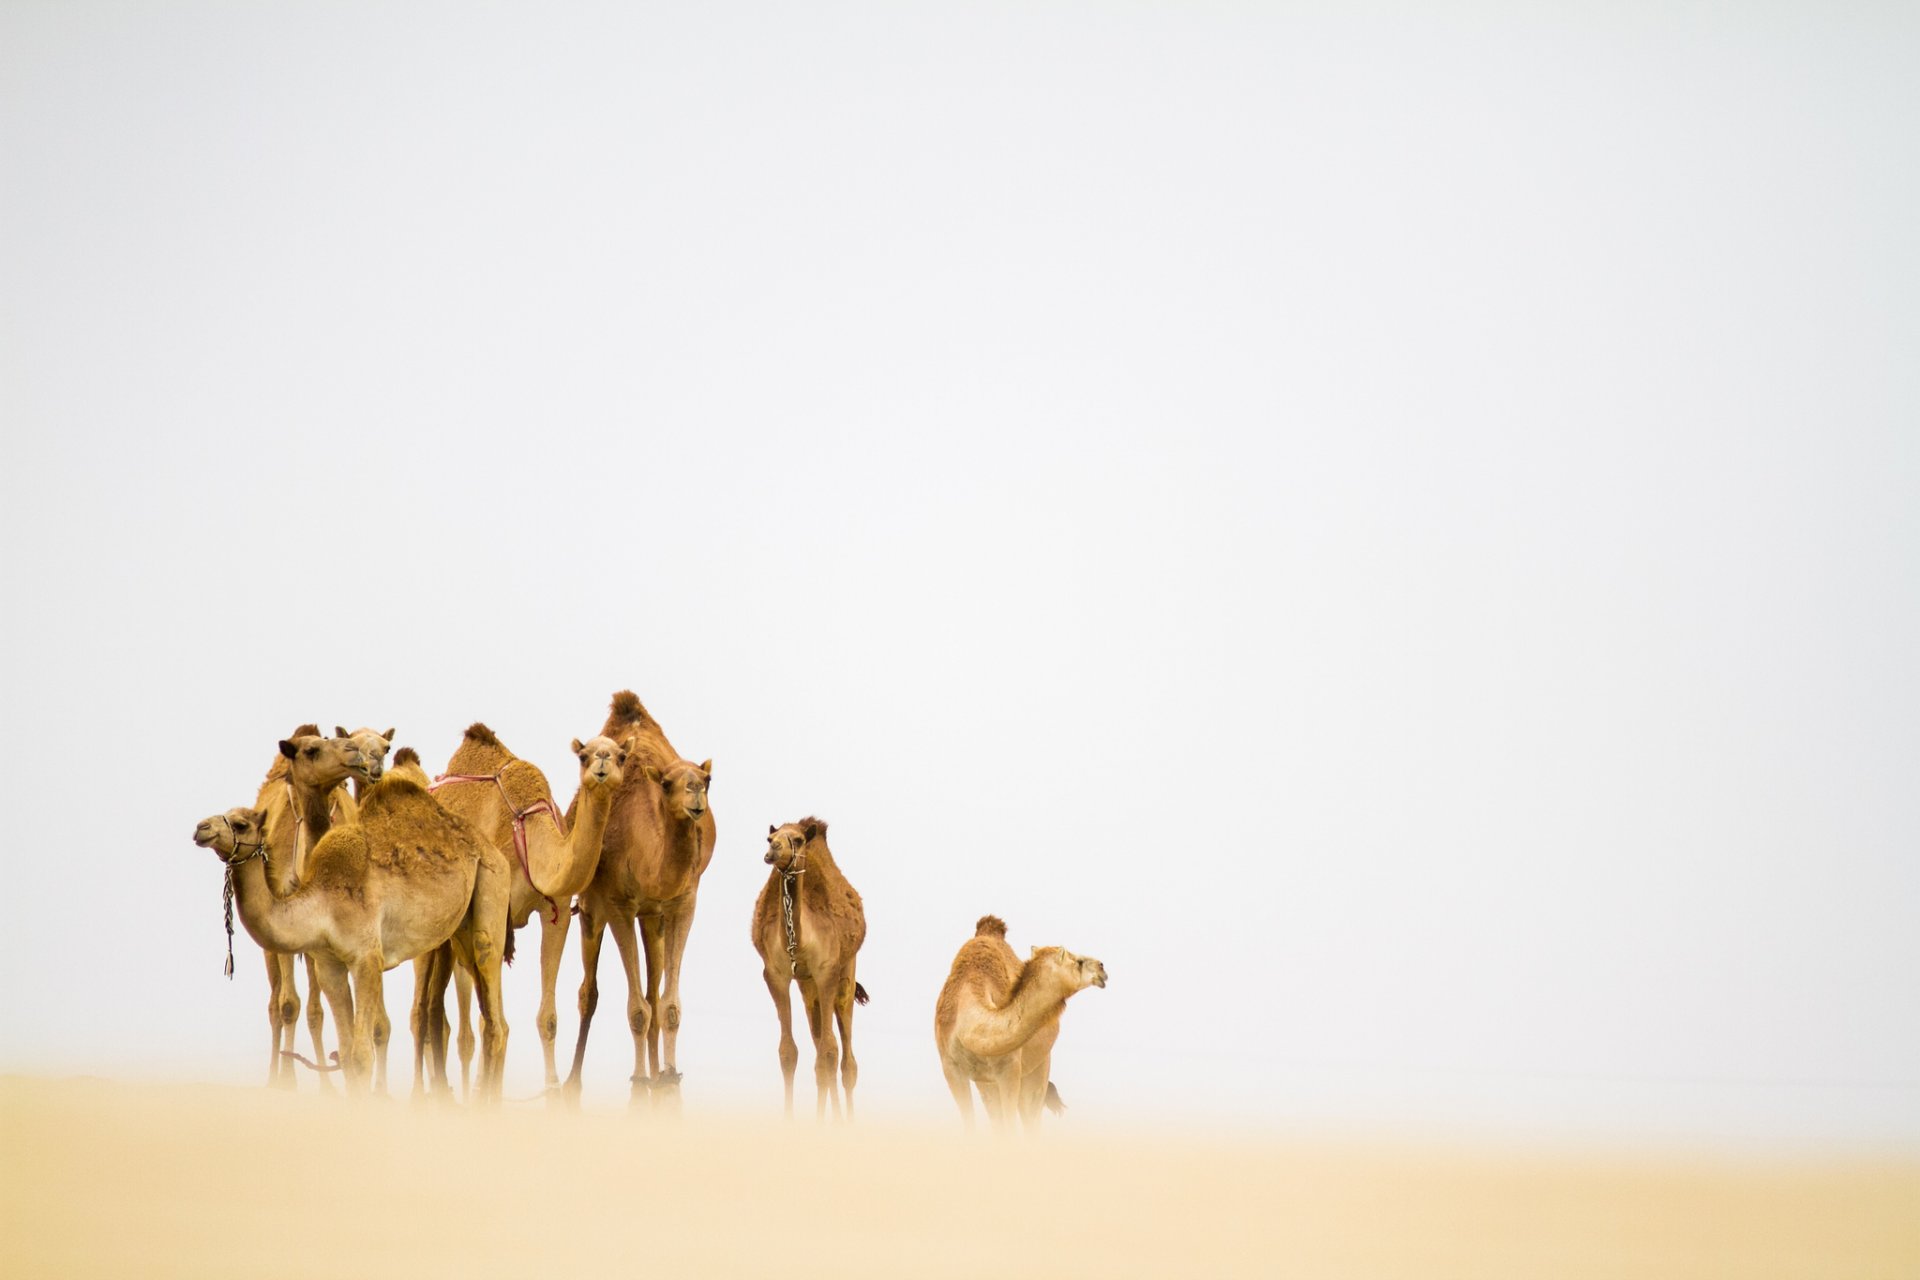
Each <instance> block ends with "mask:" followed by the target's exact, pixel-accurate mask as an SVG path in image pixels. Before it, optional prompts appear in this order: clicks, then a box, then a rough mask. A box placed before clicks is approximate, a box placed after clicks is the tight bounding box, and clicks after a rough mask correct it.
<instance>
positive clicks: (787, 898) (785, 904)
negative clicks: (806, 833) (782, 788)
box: [780, 842, 807, 970]
mask: <svg viewBox="0 0 1920 1280" xmlns="http://www.w3.org/2000/svg"><path fill="white" fill-rule="evenodd" d="M793 863H794V865H793V870H791V871H782V872H781V873H780V914H781V916H782V917H783V918H784V919H785V921H786V925H787V966H788V967H789V968H791V969H795V970H797V969H798V968H799V967H800V962H799V961H798V960H797V959H796V958H795V957H796V956H798V955H799V953H800V935H799V934H798V933H797V932H796V931H795V929H794V927H793V882H794V881H795V880H797V879H798V878H799V877H801V876H803V875H805V874H807V846H806V844H805V843H804V842H803V843H802V844H801V845H800V847H799V848H798V849H796V850H794V854H793Z"/></svg>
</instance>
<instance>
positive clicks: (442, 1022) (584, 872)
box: [414, 721, 628, 1089]
mask: <svg viewBox="0 0 1920 1280" xmlns="http://www.w3.org/2000/svg"><path fill="white" fill-rule="evenodd" d="M572 750H573V754H574V756H575V757H576V758H577V759H578V760H579V761H580V782H579V787H580V791H579V798H578V800H577V801H576V809H575V814H574V817H573V820H572V821H571V822H570V823H566V824H563V823H562V821H561V815H560V807H559V806H558V805H557V804H555V803H554V802H553V792H552V791H551V790H550V789H549V788H548V786H547V778H546V775H545V774H543V773H542V772H541V771H540V769H539V767H538V766H536V765H534V764H532V763H531V762H529V761H526V760H522V759H521V758H520V757H518V756H516V755H514V754H513V752H512V751H510V750H508V749H507V747H506V746H505V744H503V743H502V742H501V741H500V739H499V738H498V737H496V736H495V735H494V732H493V730H491V729H489V728H488V727H487V726H486V725H484V724H481V723H479V722H477V721H476V722H475V723H474V724H472V725H470V726H468V728H467V731H466V734H465V736H464V737H463V738H462V739H461V741H460V746H459V748H458V749H457V750H456V751H455V752H454V753H453V758H452V759H451V760H449V761H447V771H446V772H445V773H444V774H442V775H441V776H440V777H438V778H436V779H435V780H434V782H433V786H432V790H433V792H434V797H435V798H436V799H437V800H439V801H440V803H441V804H442V805H444V806H445V807H446V808H447V810H448V811H449V812H452V813H457V814H459V815H460V816H461V817H463V818H465V819H466V820H467V821H468V822H470V823H472V824H473V826H474V827H475V828H476V829H477V830H479V831H480V832H482V833H484V834H485V835H487V836H488V837H490V838H491V839H492V841H493V844H494V847H495V848H497V849H499V850H500V851H501V853H502V854H511V855H512V857H511V859H510V864H511V867H512V874H513V896H512V900H511V902H510V903H509V905H508V908H507V925H508V928H509V929H510V930H512V929H518V928H519V927H520V926H522V925H524V924H526V923H527V920H528V918H529V917H530V916H532V915H533V914H534V913H535V912H538V913H539V916H540V1014H539V1028H540V1047H541V1049H542V1051H543V1052H544V1054H545V1056H546V1068H547V1087H548V1088H549V1089H552V1088H555V1087H556V1086H558V1085H559V1083H560V1076H559V1073H558V1072H557V1071H556V1070H555V1069H554V1038H555V1035H556V1032H557V1026H558V1018H557V1017H556V1012H555V1008H554V986H555V984H556V982H557V981H558V980H559V976H560V957H561V955H562V953H563V952H564V951H565V949H566V945H567V929H568V927H569V925H570V924H571V923H572V919H573V897H574V895H575V894H577V893H579V892H580V891H581V890H582V889H585V888H586V887H587V884H588V882H589V881H591V880H592V879H593V873H594V870H595V868H597V867H598V866H599V864H600V839H601V834H602V833H603V832H604V831H605V830H606V825H607V815H608V813H609V812H610V811H611V810H612V808H613V797H614V793H615V792H616V791H617V790H618V789H619V787H620V784H621V782H622V781H624V775H623V774H622V772H621V766H623V765H625V764H626V762H627V754H628V753H627V748H626V747H624V746H622V745H621V744H620V743H617V742H615V741H614V740H613V739H611V738H607V737H595V738H593V739H591V740H589V741H587V742H584V743H583V742H581V741H580V739H578V738H575V739H574V740H573V745H572ZM436 964H437V965H438V966H439V967H438V969H437V970H436V971H435V972H434V973H430V974H429V975H427V979H426V982H427V985H424V986H423V985H421V984H420V982H419V981H418V973H417V972H416V979H417V980H416V988H415V997H416V998H415V1006H416V1007H415V1022H416V1030H415V1033H414V1034H415V1046H416V1048H415V1053H414V1058H415V1066H414V1076H415V1087H416V1088H419V1087H420V1079H421V1063H420V1056H421V1055H420V1049H419V1045H420V1043H421V1036H422V1033H423V1032H425V1033H426V1039H427V1041H428V1042H430V1043H432V1044H433V1045H434V1053H435V1062H436V1066H437V1074H436V1080H437V1081H438V1083H439V1084H440V1085H442V1086H445V1084H446V1038H445V1028H446V1013H445V1009H444V1005H443V1003H442V1001H441V997H440V991H436V990H433V989H432V988H433V984H434V983H435V982H436V981H437V983H438V986H439V987H440V989H441V990H444V988H445V982H446V980H445V978H444V976H441V974H442V973H444V969H445V962H444V960H442V961H436ZM461 1012H462V1021H463V1023H464V1015H465V1009H464V1008H463V1009H462V1010H461ZM463 1029H464V1028H463ZM466 1034H471V1033H466ZM464 1073H465V1051H464V1049H463V1052H462V1074H464Z"/></svg>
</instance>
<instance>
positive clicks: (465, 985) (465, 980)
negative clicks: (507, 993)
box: [436, 955, 474, 1102]
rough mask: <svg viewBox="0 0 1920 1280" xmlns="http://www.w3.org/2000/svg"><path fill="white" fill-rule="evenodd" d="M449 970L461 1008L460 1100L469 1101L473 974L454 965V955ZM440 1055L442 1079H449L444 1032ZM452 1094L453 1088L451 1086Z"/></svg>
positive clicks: (439, 1049)
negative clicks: (451, 973) (451, 972)
mask: <svg viewBox="0 0 1920 1280" xmlns="http://www.w3.org/2000/svg"><path fill="white" fill-rule="evenodd" d="M447 968H449V969H451V970H452V971H453V1000H454V1003H455V1004H457V1005H458V1006H459V1007H460V1100H461V1101H462V1102H465V1101H468V1100H469V1099H471V1098H472V1097H473V1050H474V1035H473V974H472V972H471V971H469V970H468V969H466V968H465V967H464V966H461V965H456V964H454V963H453V957H452V955H448V957H447ZM436 1052H438V1053H439V1055H440V1078H441V1079H442V1080H444V1079H446V1078H447V1037H446V1034H445V1032H444V1030H443V1031H442V1033H441V1036H440V1042H439V1044H438V1045H437V1046H436ZM447 1091H448V1092H449V1093H451V1092H452V1091H453V1086H452V1085H451V1084H449V1085H448V1086H447Z"/></svg>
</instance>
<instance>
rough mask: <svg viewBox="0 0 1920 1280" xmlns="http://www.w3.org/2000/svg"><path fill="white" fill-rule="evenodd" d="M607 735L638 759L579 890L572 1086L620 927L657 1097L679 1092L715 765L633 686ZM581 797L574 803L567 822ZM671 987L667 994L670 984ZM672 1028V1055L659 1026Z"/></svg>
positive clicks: (641, 1048)
mask: <svg viewBox="0 0 1920 1280" xmlns="http://www.w3.org/2000/svg"><path fill="white" fill-rule="evenodd" d="M600 732H601V734H602V736H604V737H607V738H610V739H612V740H613V741H615V742H626V743H627V744H628V746H629V748H630V750H631V751H632V752H633V754H634V755H635V756H636V757H637V758H638V760H639V761H640V764H641V767H640V768H639V769H630V770H629V771H628V773H627V776H626V781H625V782H623V783H622V784H621V786H620V787H619V789H618V790H617V791H616V792H615V794H614V798H613V810H612V812H611V813H610V814H609V815H608V817H607V828H606V833H605V835H604V837H603V838H602V842H601V849H600V865H599V869H598V870H597V871H596V872H595V873H594V877H593V880H592V882H591V883H589V884H588V885H587V887H586V889H585V890H584V891H583V892H582V893H581V894H580V958H581V965H582V968H583V969H584V970H585V973H584V976H583V977H582V979H581V982H580V1031H579V1034H578V1038H577V1039H575V1041H574V1044H573V1068H572V1070H571V1071H570V1072H569V1073H568V1075H567V1088H568V1089H569V1090H570V1091H573V1092H576V1093H577V1092H578V1090H579V1088H580V1063H581V1061H582V1060H583V1059H584V1058H585V1057H586V1053H587V1030H588V1028H589V1027H590V1026H591V1025H592V1024H593V1010H594V1006H596V1005H597V1004H598V1003H599V1001H600V986H599V978H598V970H599V966H600V944H601V940H602V938H601V935H602V934H603V933H604V932H605V931H606V930H607V929H609V928H610V929H612V930H613V941H614V944H615V946H617V947H618V948H619V950H620V963H621V965H622V967H623V968H625V970H626V974H627V1027H628V1030H630V1031H631V1032H632V1033H633V1076H632V1083H633V1090H632V1096H633V1098H634V1099H635V1100H636V1101H637V1100H638V1099H639V1097H640V1094H641V1090H643V1089H647V1088H651V1089H652V1090H653V1091H654V1094H655V1096H656V1098H659V1099H660V1100H662V1101H672V1100H676V1099H677V1098H678V1090H679V1087H680V1072H679V1070H678V1068H677V1066H676V1062H677V1058H676V1056H675V1050H676V1045H677V1041H678V1039H679V1034H680V1015H681V1006H680V959H681V956H682V955H683V954H684V953H685V952H686V949H687V934H688V931H689V930H691V929H692V927H693V909H694V902H695V899H696V897H697V896H698V894H699V889H700V877H701V875H702V874H703V873H704V872H705V871H706V869H707V864H708V863H709V862H711V861H712V860H713V845H714V836H715V828H714V822H713V814H712V813H711V812H710V811H709V810H708V808H707V787H708V785H709V784H710V783H711V782H712V781H713V761H711V760H708V761H705V762H704V763H701V764H692V763H690V762H689V761H686V760H683V759H681V758H680V754H679V753H678V752H677V751H675V750H674V749H673V745H672V744H671V743H669V742H668V741H667V735H666V733H665V732H664V731H663V730H662V729H661V728H660V725H659V724H658V722H656V721H655V720H654V718H653V717H652V716H651V715H649V714H647V709H646V708H645V707H643V706H641V705H640V699H639V698H638V697H636V696H635V695H634V694H633V692H632V691H631V690H622V691H621V692H619V693H616V694H614V695H613V705H612V707H611V709H610V710H609V712H608V714H607V723H606V727H605V728H603V729H601V731H600ZM579 803H580V800H579V797H578V796H576V797H575V799H574V806H573V807H571V808H569V809H568V815H569V820H571V818H572V814H573V813H574V811H575V809H577V807H578V805H579ZM636 920H638V922H639V933H640V945H642V946H644V947H645V948H646V957H647V984H646V991H645V993H644V994H642V992H641V988H640V957H639V951H638V948H637V947H636V945H635V939H634V924H635V921H636ZM663 988H664V990H663ZM663 1030H664V1031H665V1033H666V1045H665V1052H664V1054H663V1053H662V1049H661V1032H662V1031H663Z"/></svg>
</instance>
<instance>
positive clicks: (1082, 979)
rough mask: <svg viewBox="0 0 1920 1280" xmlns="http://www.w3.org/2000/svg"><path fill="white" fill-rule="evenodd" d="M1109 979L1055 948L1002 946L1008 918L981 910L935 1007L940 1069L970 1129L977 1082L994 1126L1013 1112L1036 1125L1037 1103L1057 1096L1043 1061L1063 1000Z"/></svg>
mask: <svg viewBox="0 0 1920 1280" xmlns="http://www.w3.org/2000/svg"><path fill="white" fill-rule="evenodd" d="M1106 985H1107V968H1106V966H1105V965H1103V964H1101V963H1100V962H1099V961H1098V960H1095V959H1092V958H1091V957H1088V956H1077V955H1074V954H1073V953H1072V952H1071V951H1067V950H1065V949H1063V948H1060V947H1035V948H1034V949H1033V951H1032V953H1031V955H1029V957H1028V958H1027V962H1026V963H1025V964H1021V963H1020V961H1019V959H1018V957H1016V956H1015V955H1014V952H1013V948H1012V947H1010V946H1008V945H1007V926H1006V922H1005V921H1003V920H1001V919H1000V918H999V917H997V916H982V917H980V920H979V922H978V923H976V924H975V925H974V934H973V937H971V938H969V939H967V941H966V942H965V943H963V944H962V945H961V947H960V951H959V954H957V955H955V956H954V958H953V968H952V969H951V970H949V971H948V973H947V981H946V985H945V986H943V987H941V988H940V999H939V1002H938V1003H937V1004H936V1005H935V1006H934V1011H933V1038H934V1043H935V1044H936V1045H937V1046H938V1047H939V1050H940V1070H941V1071H942V1072H943V1073H945V1075H946V1077H947V1088H948V1089H949V1090H951V1091H952V1093H953V1101H954V1104H955V1105H956V1106H958V1107H959V1108H960V1116H961V1118H962V1119H964V1120H965V1121H966V1122H967V1126H968V1127H969V1128H971V1127H972V1126H973V1092H972V1088H970V1087H969V1086H977V1087H978V1088H979V1090H980V1100H981V1102H982V1103H984V1104H985V1105H986V1108H987V1115H988V1116H989V1117H990V1118H991V1119H992V1121H993V1124H994V1127H995V1128H996V1129H999V1130H1001V1131H1003V1132H1006V1131H1010V1130H1011V1129H1012V1128H1013V1117H1014V1113H1015V1112H1016V1111H1018V1112H1019V1115H1020V1119H1021V1122H1022V1123H1023V1124H1024V1125H1025V1126H1026V1127H1027V1128H1028V1129H1029V1130H1031V1129H1035V1128H1037V1127H1038V1126H1039V1123H1040V1109H1041V1107H1042V1106H1043V1105H1047V1104H1049V1103H1051V1102H1052V1101H1053V1100H1054V1099H1057V1098H1058V1096H1059V1095H1058V1094H1056V1093H1054V1092H1053V1089H1052V1086H1051V1085H1050V1084H1049V1083H1048V1080H1047V1068H1048V1066H1049V1064H1050V1062H1051V1059H1052V1056H1053V1044H1054V1040H1055V1039H1056V1038H1057V1037H1058V1036H1059V1034H1060V1014H1061V1013H1062V1011H1064V1010H1065V1008H1066V1005H1067V999H1068V998H1069V997H1070V996H1072V995H1074V994H1076V993H1077V992H1080V991H1084V990H1086V989H1087V988H1088V987H1104V986H1106Z"/></svg>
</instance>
